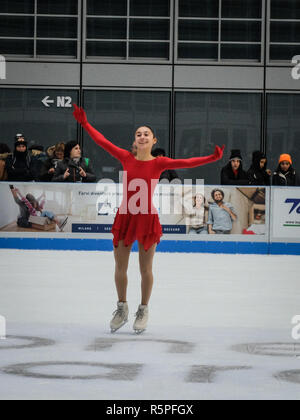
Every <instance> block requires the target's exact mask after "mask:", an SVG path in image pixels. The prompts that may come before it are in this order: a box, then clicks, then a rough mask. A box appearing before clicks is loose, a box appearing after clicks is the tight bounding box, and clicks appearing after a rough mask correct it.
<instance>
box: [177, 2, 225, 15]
mask: <svg viewBox="0 0 300 420" xmlns="http://www.w3.org/2000/svg"><path fill="white" fill-rule="evenodd" d="M179 16H180V17H203V18H204V17H205V18H216V17H218V16H219V0H201V1H199V0H179Z"/></svg>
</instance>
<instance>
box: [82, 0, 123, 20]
mask: <svg viewBox="0 0 300 420" xmlns="http://www.w3.org/2000/svg"><path fill="white" fill-rule="evenodd" d="M87 14H88V15H99V16H126V15H127V0H101V1H99V0H87Z"/></svg>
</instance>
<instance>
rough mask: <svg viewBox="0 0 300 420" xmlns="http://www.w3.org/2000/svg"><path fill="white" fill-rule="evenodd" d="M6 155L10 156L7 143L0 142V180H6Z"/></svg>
mask: <svg viewBox="0 0 300 420" xmlns="http://www.w3.org/2000/svg"><path fill="white" fill-rule="evenodd" d="M8 156H11V152H10V148H9V147H8V146H7V144H4V143H0V181H6V180H7V171H6V169H5V164H6V159H7V158H8Z"/></svg>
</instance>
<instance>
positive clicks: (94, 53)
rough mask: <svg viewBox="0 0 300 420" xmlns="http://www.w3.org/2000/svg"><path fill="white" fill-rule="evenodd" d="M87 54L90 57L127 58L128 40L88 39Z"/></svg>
mask: <svg viewBox="0 0 300 420" xmlns="http://www.w3.org/2000/svg"><path fill="white" fill-rule="evenodd" d="M86 45H87V46H86V55H87V57H88V58H90V57H118V58H123V59H125V58H126V42H115V41H108V42H99V41H96V42H94V41H88V42H87V44H86Z"/></svg>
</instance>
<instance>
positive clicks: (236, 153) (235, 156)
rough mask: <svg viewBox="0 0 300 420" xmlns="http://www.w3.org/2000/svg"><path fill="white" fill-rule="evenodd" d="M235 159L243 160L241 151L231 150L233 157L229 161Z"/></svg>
mask: <svg viewBox="0 0 300 420" xmlns="http://www.w3.org/2000/svg"><path fill="white" fill-rule="evenodd" d="M234 159H239V160H243V158H242V155H241V151H240V150H239V149H234V150H231V156H230V159H229V160H234Z"/></svg>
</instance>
